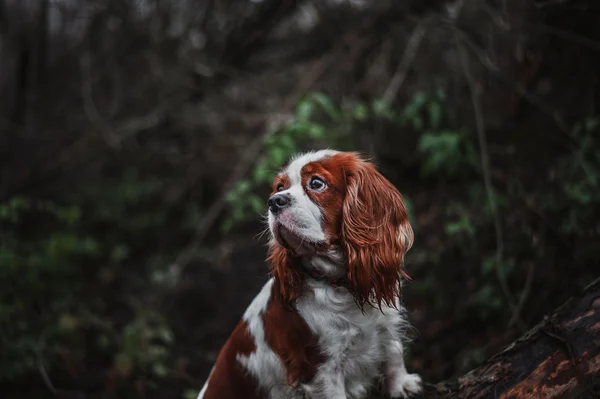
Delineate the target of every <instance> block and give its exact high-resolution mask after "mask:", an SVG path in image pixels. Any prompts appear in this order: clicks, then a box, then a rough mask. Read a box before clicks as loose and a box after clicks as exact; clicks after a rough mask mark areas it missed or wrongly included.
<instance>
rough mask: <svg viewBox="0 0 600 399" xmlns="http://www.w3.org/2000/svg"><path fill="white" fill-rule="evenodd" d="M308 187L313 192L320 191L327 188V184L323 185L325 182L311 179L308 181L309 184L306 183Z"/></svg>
mask: <svg viewBox="0 0 600 399" xmlns="http://www.w3.org/2000/svg"><path fill="white" fill-rule="evenodd" d="M308 186H309V187H310V189H311V190H313V191H322V190H323V189H325V187H327V184H325V182H324V181H323V180H321V179H319V178H318V177H313V178H312V179H310V183H308Z"/></svg>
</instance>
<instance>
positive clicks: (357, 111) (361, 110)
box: [352, 104, 369, 122]
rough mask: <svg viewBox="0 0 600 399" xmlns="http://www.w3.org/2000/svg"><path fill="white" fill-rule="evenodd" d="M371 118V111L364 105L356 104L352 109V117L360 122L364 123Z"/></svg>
mask: <svg viewBox="0 0 600 399" xmlns="http://www.w3.org/2000/svg"><path fill="white" fill-rule="evenodd" d="M368 116H369V109H368V108H367V107H366V106H365V105H364V104H356V105H355V106H354V108H353V109H352V117H353V118H354V119H356V120H357V121H359V122H363V121H365V120H366V119H367V117H368Z"/></svg>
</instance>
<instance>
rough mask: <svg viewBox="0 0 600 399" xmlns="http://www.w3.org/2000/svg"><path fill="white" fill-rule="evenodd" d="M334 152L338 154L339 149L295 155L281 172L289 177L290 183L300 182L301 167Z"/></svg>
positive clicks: (329, 155)
mask: <svg viewBox="0 0 600 399" xmlns="http://www.w3.org/2000/svg"><path fill="white" fill-rule="evenodd" d="M335 154H339V151H335V150H320V151H311V152H307V153H304V154H300V155H297V156H295V157H294V158H292V159H291V160H290V164H289V165H288V167H287V168H286V169H285V171H284V172H283V173H286V174H287V175H288V177H289V178H290V183H291V185H292V186H293V185H296V184H301V183H302V168H303V167H304V166H305V165H306V164H309V163H311V162H317V161H320V160H322V159H325V158H328V157H331V156H333V155H335Z"/></svg>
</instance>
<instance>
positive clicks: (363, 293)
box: [340, 156, 414, 308]
mask: <svg viewBox="0 0 600 399" xmlns="http://www.w3.org/2000/svg"><path fill="white" fill-rule="evenodd" d="M345 173H346V179H347V189H346V195H345V199H344V203H343V208H342V225H341V235H340V238H341V240H340V241H341V244H342V247H343V248H344V250H345V254H346V257H347V262H348V282H349V286H350V289H351V290H352V292H353V294H354V296H355V298H356V300H357V303H358V304H359V306H361V307H363V306H364V305H365V304H373V305H376V306H378V307H380V308H381V304H382V303H385V304H386V305H388V306H392V307H395V306H396V300H397V298H399V296H400V279H401V277H405V278H408V275H407V274H406V272H405V271H404V269H403V266H404V255H405V254H406V252H407V251H408V250H409V249H410V247H411V246H412V244H413V239H414V234H413V230H412V228H411V226H410V223H409V220H408V212H407V210H406V207H405V205H404V201H403V199H402V195H401V194H400V193H399V192H398V190H397V189H396V188H395V187H394V186H393V185H392V184H391V183H390V182H389V181H388V180H387V179H386V178H385V177H383V176H382V175H381V173H379V172H378V171H377V169H375V167H374V166H373V165H372V164H371V163H369V162H367V161H364V160H362V159H361V158H359V157H356V156H355V161H354V162H351V163H348V166H347V168H346V170H345Z"/></svg>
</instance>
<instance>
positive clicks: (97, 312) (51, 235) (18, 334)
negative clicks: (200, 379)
mask: <svg viewBox="0 0 600 399" xmlns="http://www.w3.org/2000/svg"><path fill="white" fill-rule="evenodd" d="M161 187H162V185H161V184H160V182H159V181H157V180H152V179H142V178H141V177H140V176H139V175H138V174H137V173H135V172H127V173H125V174H124V175H123V177H122V178H120V179H116V180H115V181H112V182H107V183H106V184H104V185H98V186H89V187H88V186H79V187H77V188H76V189H74V190H73V191H71V192H68V193H65V195H64V198H63V200H64V199H65V198H66V199H67V200H69V201H70V202H69V203H67V204H64V203H63V204H59V203H58V202H54V201H40V200H35V199H31V198H25V197H13V198H10V199H9V200H7V201H5V202H3V203H0V299H1V301H0V358H1V359H2V362H0V381H10V380H13V379H15V378H18V377H20V376H22V375H24V374H26V373H29V372H36V371H37V369H38V367H39V366H40V365H44V366H45V367H46V368H47V369H49V370H50V369H51V368H52V366H53V365H54V364H55V362H56V361H57V359H58V356H59V354H61V356H64V353H65V351H67V352H69V351H71V352H74V353H75V352H77V351H78V350H79V351H83V350H87V351H91V350H92V349H91V348H89V347H85V346H81V345H84V343H83V342H80V340H79V339H78V337H80V336H81V335H82V334H83V333H84V332H86V334H87V333H91V337H95V342H96V349H95V350H98V351H101V352H102V351H110V352H112V351H114V352H115V353H116V355H115V356H114V360H113V363H114V364H113V368H114V369H115V370H117V371H118V373H117V374H119V375H121V374H122V375H123V376H124V375H125V374H126V373H125V371H127V370H129V371H128V372H134V371H135V372H136V373H141V374H142V375H145V376H148V378H150V377H151V378H152V379H156V378H160V377H163V376H164V375H165V374H166V364H167V361H168V347H169V345H170V344H171V343H172V340H173V337H172V334H171V332H170V329H169V327H168V324H167V323H166V321H165V320H164V319H163V318H161V317H160V316H159V315H158V314H156V313H155V312H152V311H151V310H149V309H144V308H142V307H140V306H133V305H127V304H126V303H123V301H124V299H120V298H114V299H112V301H111V300H110V299H107V298H104V299H105V301H104V302H98V301H97V298H96V296H95V295H96V293H94V291H95V290H101V291H102V290H103V289H110V288H109V287H110V284H111V283H112V282H113V281H114V279H115V278H117V277H115V276H119V277H118V278H121V279H127V278H130V279H131V280H130V281H129V284H128V285H129V286H131V287H132V289H133V287H135V286H137V285H138V284H137V282H138V281H139V283H140V284H139V286H146V285H147V280H149V278H150V277H149V276H143V275H132V276H131V277H128V276H127V273H123V272H119V273H120V274H117V273H116V271H117V269H120V268H121V267H122V265H123V264H124V263H125V262H127V261H130V259H131V258H132V257H134V256H136V248H135V241H136V240H135V238H137V237H140V236H141V237H144V240H150V239H152V234H153V233H154V232H155V231H156V230H157V228H158V227H164V223H165V220H166V217H167V214H166V212H165V211H164V210H163V207H161V204H160V202H158V203H156V198H157V195H158V194H159V192H160V188H161ZM151 201H154V202H155V205H154V206H153V207H146V204H147V203H150V202H151ZM105 227H106V228H105ZM101 293H102V292H100V294H101ZM132 294H133V292H132ZM137 295H139V292H138V293H137ZM111 302H112V304H111ZM111 306H116V307H119V308H121V309H123V308H125V309H129V310H130V311H131V312H132V319H131V320H129V321H127V322H126V323H125V324H122V325H121V324H115V322H114V321H112V318H111V317H112V314H111V309H110V307H111ZM113 311H114V310H113ZM93 341H94V340H92V342H93ZM93 346H94V345H92V347H93Z"/></svg>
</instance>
